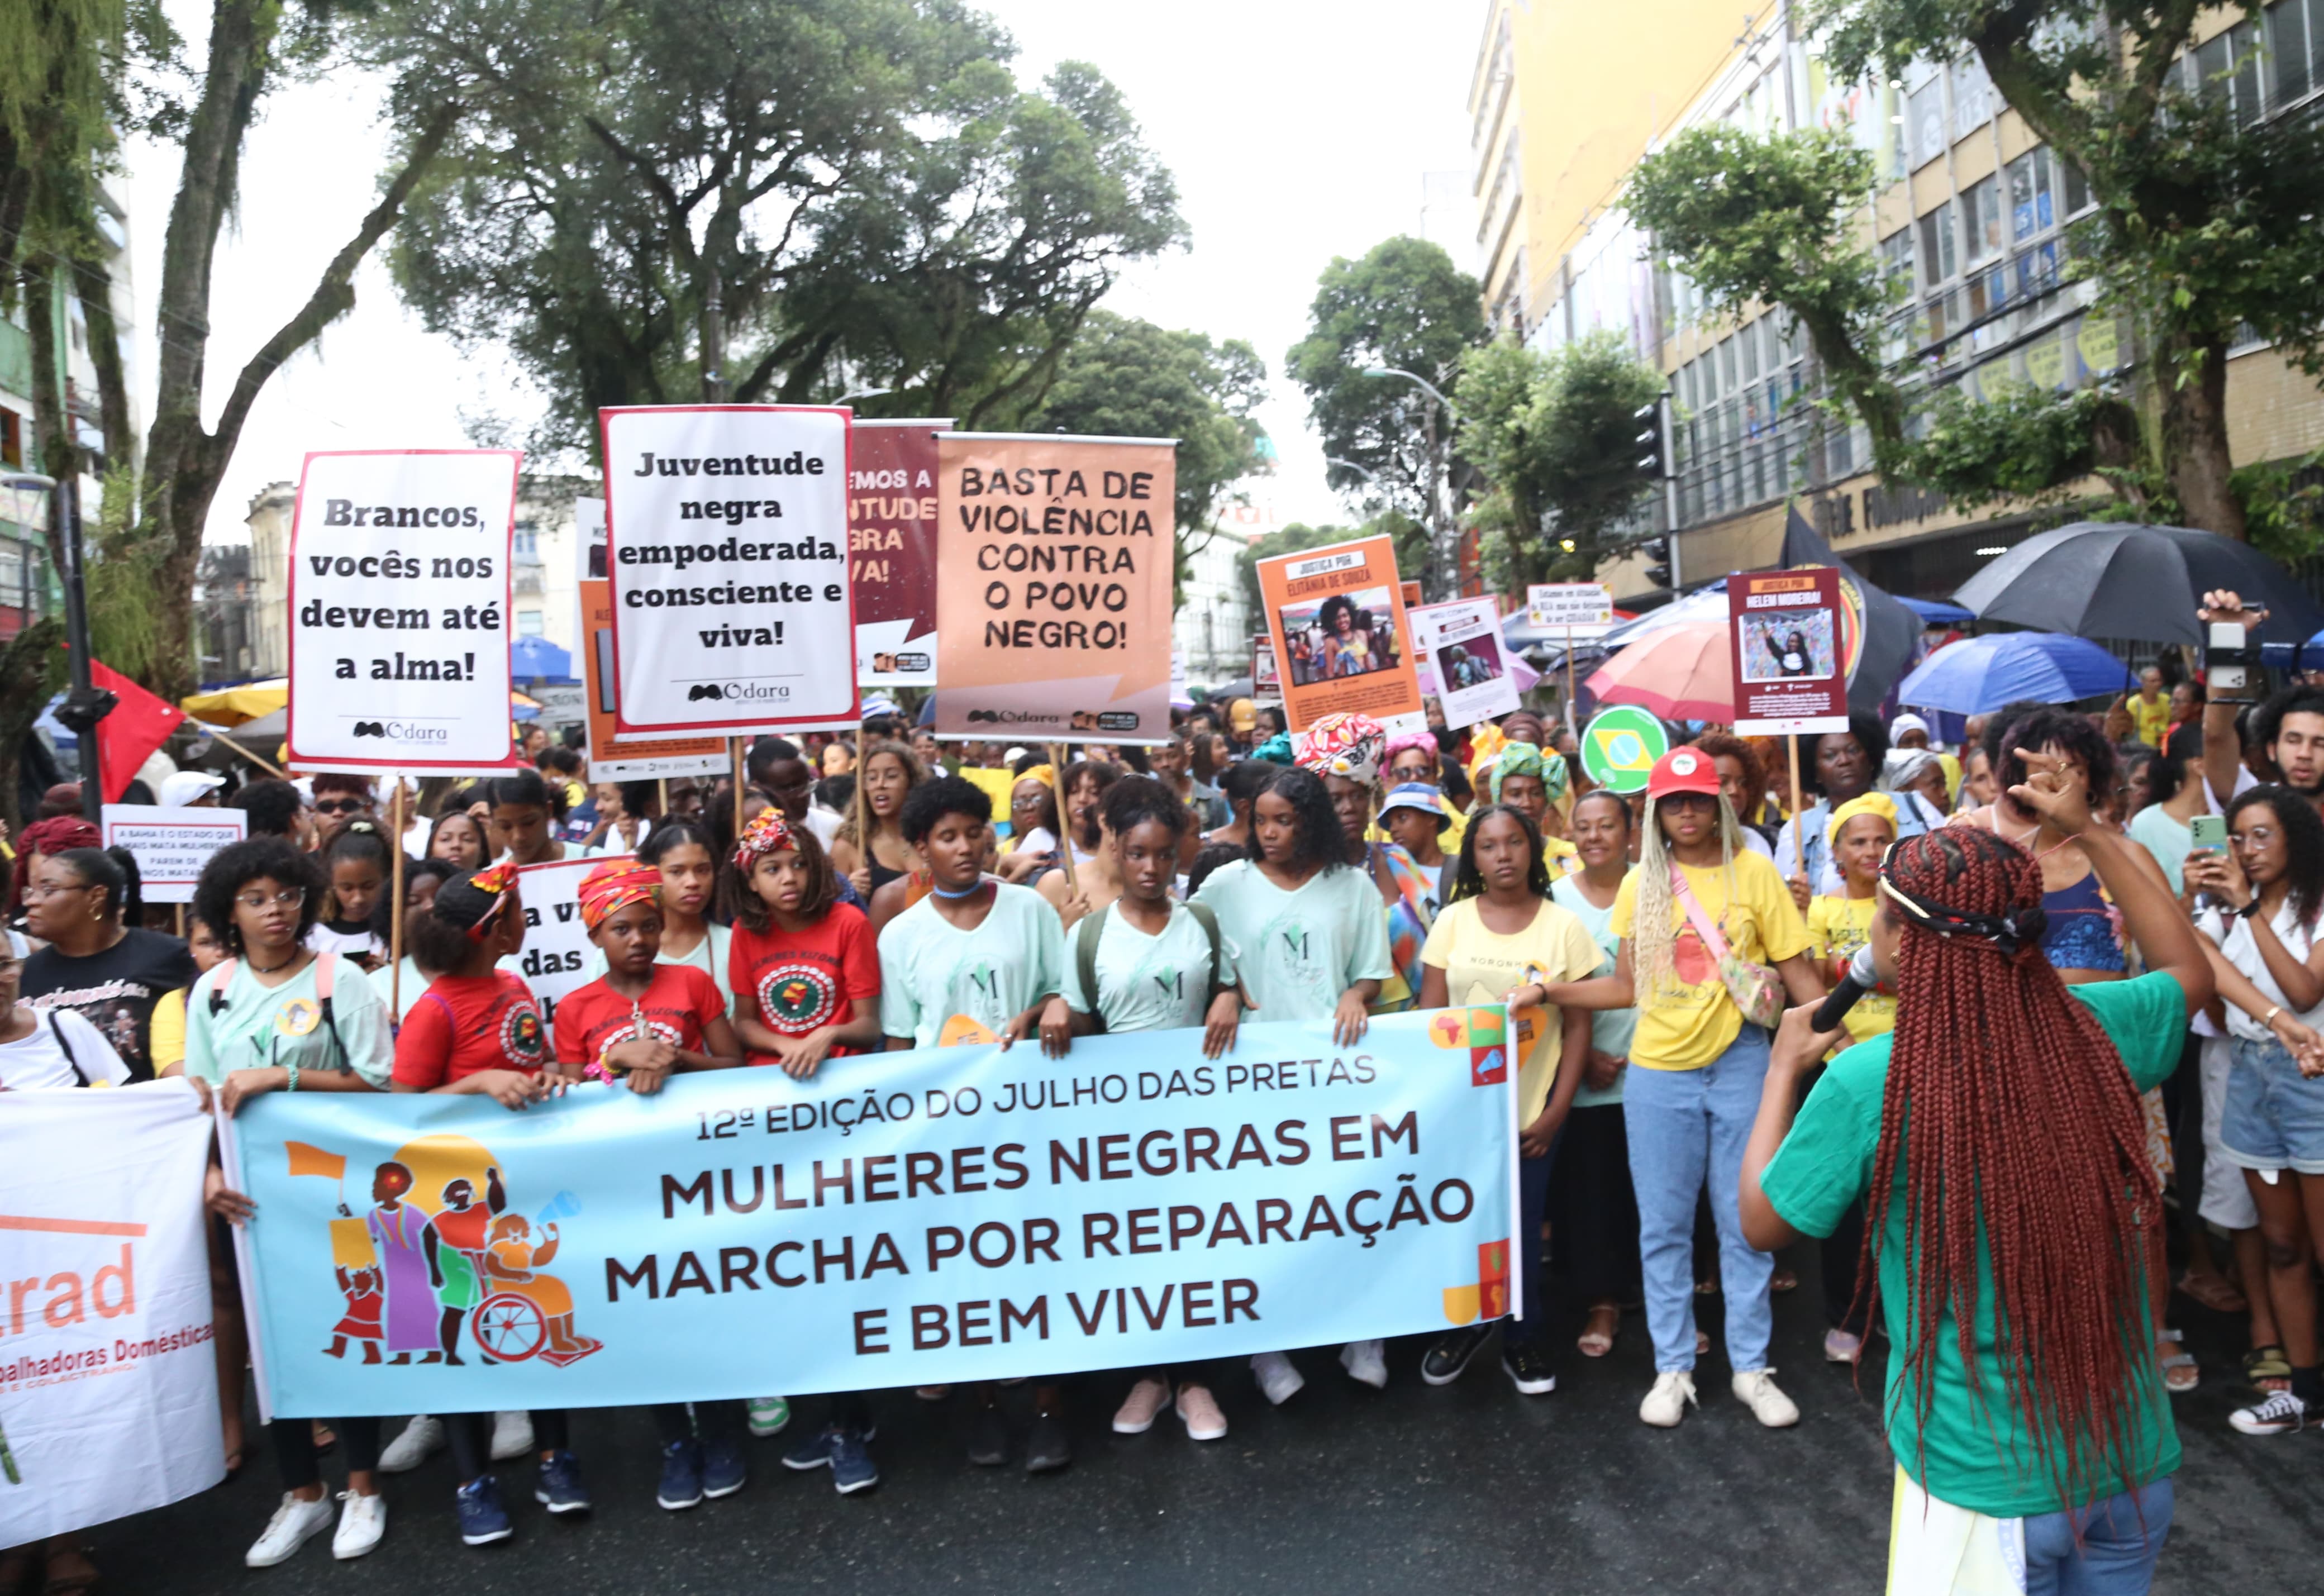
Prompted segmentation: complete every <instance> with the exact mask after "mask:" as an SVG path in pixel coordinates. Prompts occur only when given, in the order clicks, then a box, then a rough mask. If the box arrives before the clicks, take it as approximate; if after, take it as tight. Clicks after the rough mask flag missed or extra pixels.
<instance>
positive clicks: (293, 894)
mask: <svg viewBox="0 0 2324 1596" xmlns="http://www.w3.org/2000/svg"><path fill="white" fill-rule="evenodd" d="M234 900H235V902H236V903H239V904H240V905H242V907H243V908H244V909H267V908H270V907H271V908H274V909H296V908H298V907H299V906H300V904H302V903H304V902H306V901H307V889H306V888H304V887H285V888H283V889H282V890H281V891H280V892H277V893H275V894H274V896H272V898H269V897H268V896H266V895H265V894H264V893H263V892H237V893H236V894H235V899H234Z"/></svg>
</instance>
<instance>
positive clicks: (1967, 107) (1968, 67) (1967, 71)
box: [1952, 55, 1993, 139]
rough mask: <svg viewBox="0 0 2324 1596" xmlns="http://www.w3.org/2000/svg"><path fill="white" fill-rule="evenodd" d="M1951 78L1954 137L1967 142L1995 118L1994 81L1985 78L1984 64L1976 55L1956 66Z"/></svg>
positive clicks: (1953, 68) (1957, 62)
mask: <svg viewBox="0 0 2324 1596" xmlns="http://www.w3.org/2000/svg"><path fill="white" fill-rule="evenodd" d="M1952 78H1953V137H1954V138H1956V139H1962V138H1967V137H1968V136H1969V134H1971V133H1972V132H1974V131H1975V130H1977V129H1978V128H1980V127H1982V126H1984V125H1986V123H1987V121H1988V120H1990V119H1991V117H1992V115H1993V79H1992V78H1988V77H1987V76H1986V71H1985V63H1984V62H1983V61H1982V60H1978V58H1977V57H1976V56H1974V55H1970V56H1964V57H1963V58H1962V59H1960V60H1957V61H1955V62H1954V63H1953V65H1952Z"/></svg>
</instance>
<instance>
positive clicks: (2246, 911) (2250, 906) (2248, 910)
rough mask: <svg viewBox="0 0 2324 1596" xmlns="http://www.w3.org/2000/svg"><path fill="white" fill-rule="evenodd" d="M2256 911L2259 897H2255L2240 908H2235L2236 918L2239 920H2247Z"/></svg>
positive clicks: (2257, 910) (2257, 911)
mask: <svg viewBox="0 0 2324 1596" xmlns="http://www.w3.org/2000/svg"><path fill="white" fill-rule="evenodd" d="M2257 913H2259V899H2258V898H2256V897H2255V898H2253V899H2252V900H2251V901H2250V902H2249V903H2246V904H2245V905H2244V906H2243V907H2242V908H2241V909H2237V910H2236V918H2237V919H2239V920H2247V919H2250V918H2252V917H2253V916H2254V915H2256V914H2257Z"/></svg>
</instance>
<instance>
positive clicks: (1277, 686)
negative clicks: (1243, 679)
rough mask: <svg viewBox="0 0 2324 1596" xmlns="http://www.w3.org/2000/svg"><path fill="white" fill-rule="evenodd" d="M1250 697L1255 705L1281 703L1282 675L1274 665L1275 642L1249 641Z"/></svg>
mask: <svg viewBox="0 0 2324 1596" xmlns="http://www.w3.org/2000/svg"><path fill="white" fill-rule="evenodd" d="M1250 696H1251V698H1252V700H1253V701H1254V702H1255V703H1259V704H1280V703H1282V702H1283V673H1282V671H1281V670H1280V669H1278V668H1277V665H1276V663H1275V640H1274V639H1273V638H1271V637H1255V638H1252V639H1251V640H1250Z"/></svg>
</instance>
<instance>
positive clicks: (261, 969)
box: [250, 946, 300, 975]
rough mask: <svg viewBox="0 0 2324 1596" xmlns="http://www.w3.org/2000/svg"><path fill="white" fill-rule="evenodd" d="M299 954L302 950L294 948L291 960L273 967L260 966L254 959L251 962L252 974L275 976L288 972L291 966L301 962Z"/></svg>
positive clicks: (288, 959)
mask: <svg viewBox="0 0 2324 1596" xmlns="http://www.w3.org/2000/svg"><path fill="white" fill-rule="evenodd" d="M299 952H300V950H299V949H298V948H297V947H295V946H294V947H292V948H291V956H290V957H289V958H287V959H285V960H283V961H282V962H281V964H275V965H272V966H271V967H270V966H268V965H265V964H260V963H259V962H258V961H257V960H256V959H253V960H251V961H250V973H252V974H253V975H273V974H277V973H281V972H282V971H284V970H288V969H289V968H290V967H291V965H293V964H297V963H298V962H299Z"/></svg>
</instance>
